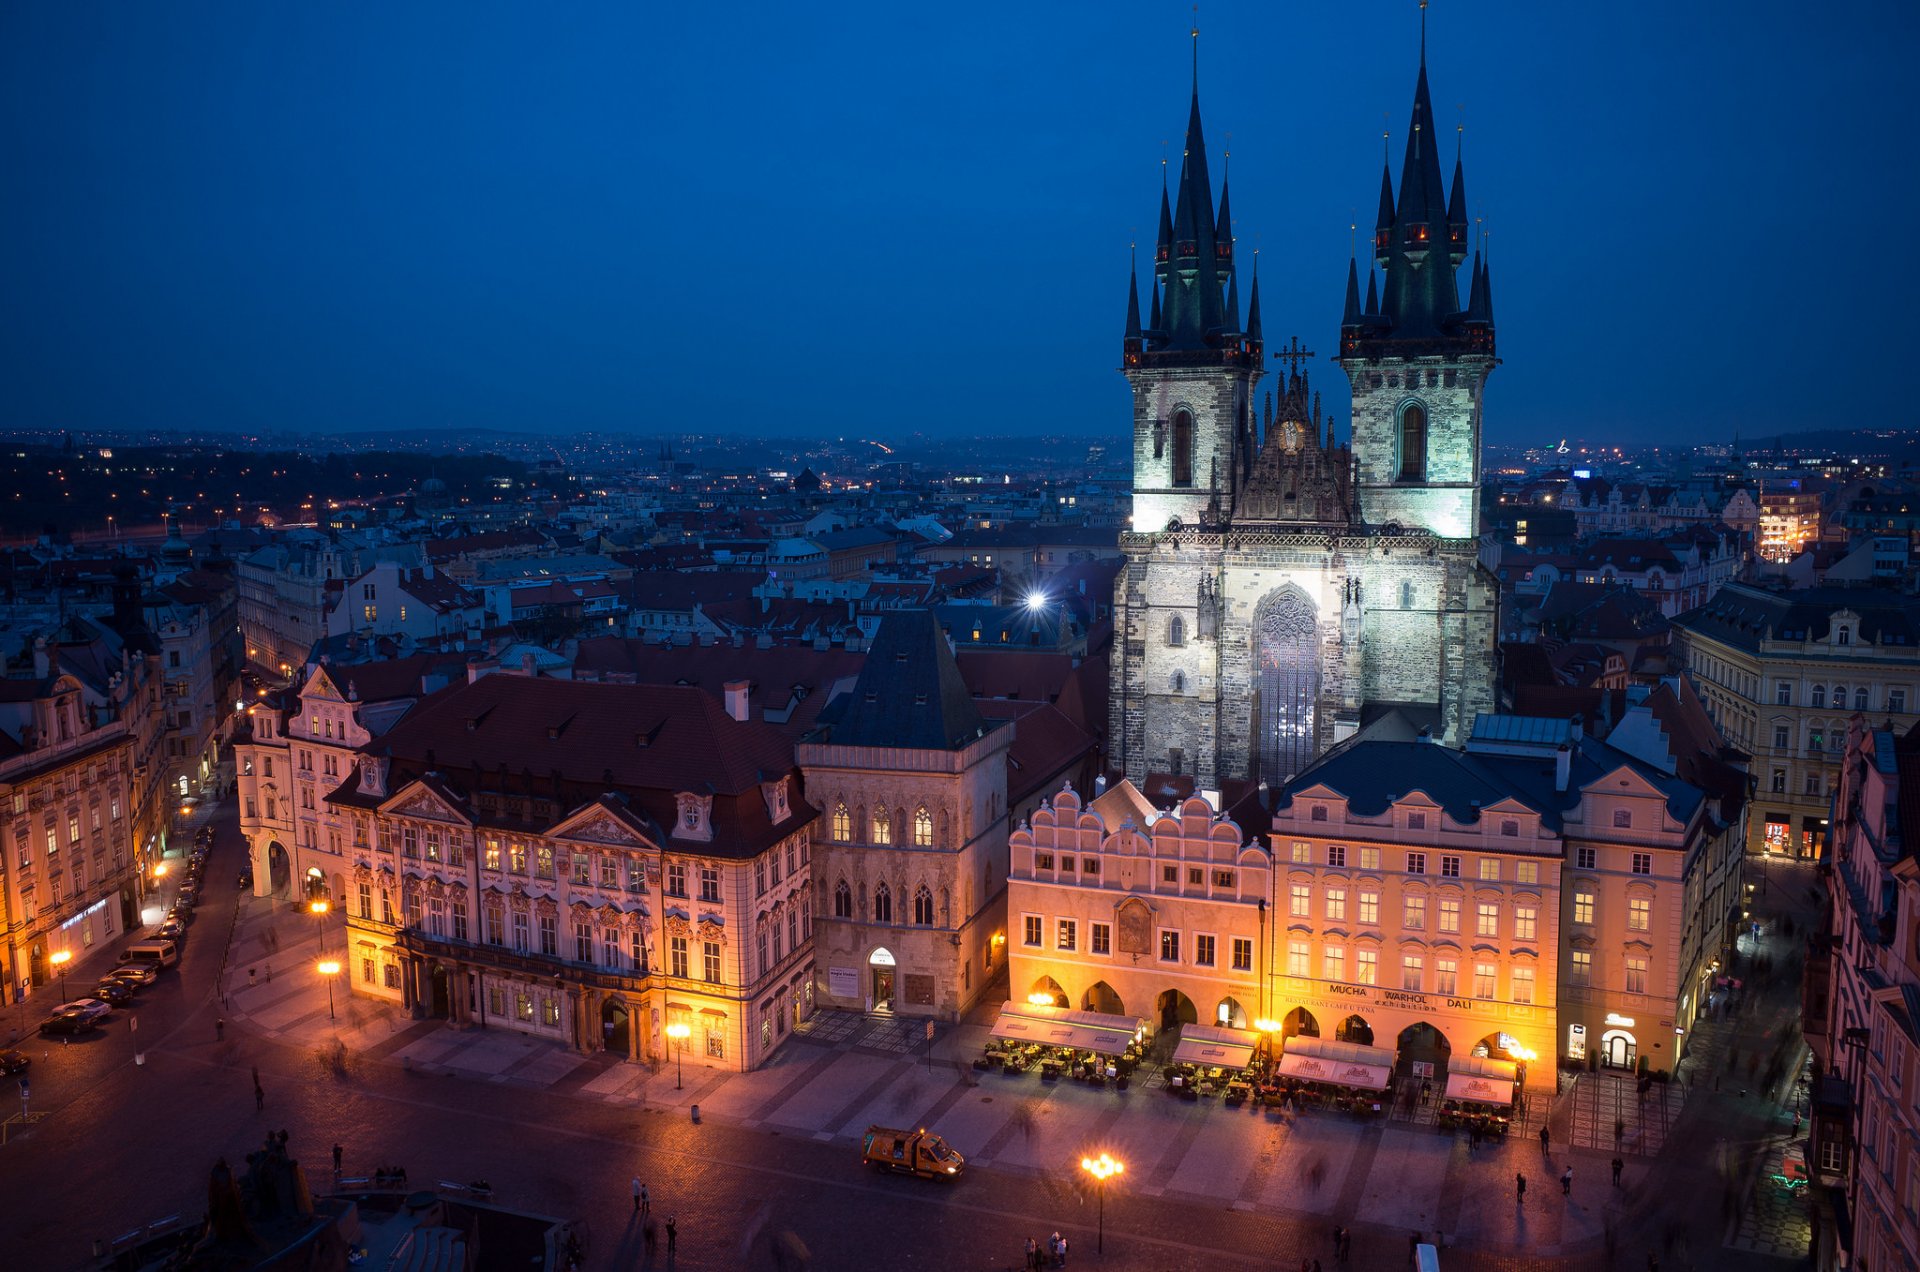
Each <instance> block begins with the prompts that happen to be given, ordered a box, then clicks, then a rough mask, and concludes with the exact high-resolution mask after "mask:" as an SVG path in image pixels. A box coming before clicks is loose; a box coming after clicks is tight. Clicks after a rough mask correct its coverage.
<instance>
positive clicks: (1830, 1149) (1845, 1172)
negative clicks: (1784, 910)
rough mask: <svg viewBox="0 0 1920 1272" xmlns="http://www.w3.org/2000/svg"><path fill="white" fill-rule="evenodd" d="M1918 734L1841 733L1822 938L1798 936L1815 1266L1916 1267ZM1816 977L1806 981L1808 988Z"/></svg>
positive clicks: (1919, 1251)
mask: <svg viewBox="0 0 1920 1272" xmlns="http://www.w3.org/2000/svg"><path fill="white" fill-rule="evenodd" d="M1916 820H1920V728H1916V727H1915V726H1911V725H1908V726H1905V727H1903V728H1902V729H1900V730H1898V731H1896V730H1893V729H1885V728H1873V727H1870V726H1868V725H1867V724H1866V723H1865V722H1864V721H1863V720H1860V719H1858V718H1856V719H1855V721H1854V722H1853V724H1852V726H1851V727H1850V728H1849V730H1848V733H1847V743H1846V750H1845V753H1844V762H1843V764H1842V766H1841V776H1840V785H1839V789H1838V792H1837V797H1836V799H1835V801H1834V827H1833V836H1832V839H1831V843H1830V851H1829V853H1828V858H1827V859H1828V861H1829V863H1830V864H1831V866H1832V873H1831V875H1830V878H1831V880H1832V884H1833V886H1832V887H1831V888H1830V889H1829V910H1828V915H1827V924H1826V926H1825V930H1823V931H1821V932H1818V933H1815V934H1814V935H1813V937H1812V939H1811V941H1810V949H1811V950H1812V951H1813V953H1814V957H1811V958H1809V960H1808V985H1807V993H1806V996H1805V1002H1806V1005H1807V1008H1808V1010H1807V1014H1806V1017H1805V1021H1804V1023H1805V1027H1806V1034H1807V1043H1808V1045H1809V1046H1810V1047H1811V1048H1812V1049H1813V1053H1814V1057H1815V1060H1816V1063H1817V1065H1818V1077H1817V1078H1816V1080H1815V1084H1814V1101H1813V1119H1812V1123H1811V1126H1810V1137H1809V1140H1810V1142H1809V1148H1810V1150H1811V1151H1810V1154H1809V1165H1810V1166H1811V1167H1812V1169H1813V1171H1814V1173H1815V1176H1816V1178H1817V1179H1818V1180H1819V1181H1820V1182H1821V1183H1822V1184H1824V1185H1826V1186H1827V1188H1828V1189H1829V1191H1826V1192H1824V1193H1817V1194H1816V1200H1817V1201H1819V1203H1820V1204H1821V1209H1822V1212H1823V1214H1822V1217H1823V1218H1824V1219H1825V1220H1827V1221H1828V1222H1826V1223H1823V1224H1822V1225H1821V1228H1822V1230H1823V1234H1826V1235H1825V1239H1823V1240H1822V1241H1821V1242H1819V1243H1818V1244H1817V1246H1816V1250H1815V1254H1816V1265H1817V1266H1819V1267H1821V1268H1823V1269H1827V1268H1838V1267H1852V1268H1864V1269H1883V1268H1884V1269H1892V1268H1911V1267H1920V1107H1916V1100H1915V1095H1916V1093H1920V1014H1917V1013H1916V1007H1920V856H1917V855H1916V848H1917V847H1920V836H1916V837H1915V838H1909V837H1908V836H1907V835H1906V827H1907V826H1908V825H1911V824H1914V823H1915V821H1916ZM1816 980H1817V981H1818V984H1817V985H1816V984H1814V983H1813V982H1815V981H1816Z"/></svg>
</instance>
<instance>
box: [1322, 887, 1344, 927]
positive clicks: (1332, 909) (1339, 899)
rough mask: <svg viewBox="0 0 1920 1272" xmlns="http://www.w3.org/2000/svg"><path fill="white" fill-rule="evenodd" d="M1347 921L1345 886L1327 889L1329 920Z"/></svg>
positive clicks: (1335, 921)
mask: <svg viewBox="0 0 1920 1272" xmlns="http://www.w3.org/2000/svg"><path fill="white" fill-rule="evenodd" d="M1346 921H1347V890H1346V889H1345V888H1328V889H1327V922H1329V923H1344V922H1346Z"/></svg>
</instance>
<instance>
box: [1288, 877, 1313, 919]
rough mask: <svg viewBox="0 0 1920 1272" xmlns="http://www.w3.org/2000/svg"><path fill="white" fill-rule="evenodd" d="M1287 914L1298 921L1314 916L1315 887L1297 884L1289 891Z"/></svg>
mask: <svg viewBox="0 0 1920 1272" xmlns="http://www.w3.org/2000/svg"><path fill="white" fill-rule="evenodd" d="M1287 913H1288V914H1289V915H1290V916H1292V917H1293V918H1296V919H1305V918H1311V917H1312V915H1313V885H1311V884H1306V883H1296V884H1293V885H1291V886H1290V887H1289V888H1288V889H1287Z"/></svg>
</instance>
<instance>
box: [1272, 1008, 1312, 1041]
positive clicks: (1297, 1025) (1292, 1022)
mask: <svg viewBox="0 0 1920 1272" xmlns="http://www.w3.org/2000/svg"><path fill="white" fill-rule="evenodd" d="M1319 1036H1320V1022H1319V1021H1318V1020H1317V1019H1315V1018H1314V1014H1313V1013H1312V1012H1310V1011H1308V1010H1307V1009H1306V1008H1305V1007H1295V1008H1294V1009H1293V1010H1292V1011H1290V1012H1288V1013H1287V1015H1286V1018H1285V1019H1284V1020H1282V1021H1281V1022H1280V1037H1281V1040H1282V1041H1285V1040H1286V1039H1288V1038H1295V1037H1298V1038H1318V1037H1319Z"/></svg>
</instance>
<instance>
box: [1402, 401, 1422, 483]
mask: <svg viewBox="0 0 1920 1272" xmlns="http://www.w3.org/2000/svg"><path fill="white" fill-rule="evenodd" d="M1426 479H1427V408H1426V407H1424V406H1421V405H1420V404H1419V403H1418V402H1409V403H1407V404H1406V405H1405V406H1404V407H1401V408H1400V475H1399V477H1398V478H1397V480H1399V481H1425V480H1426Z"/></svg>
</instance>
